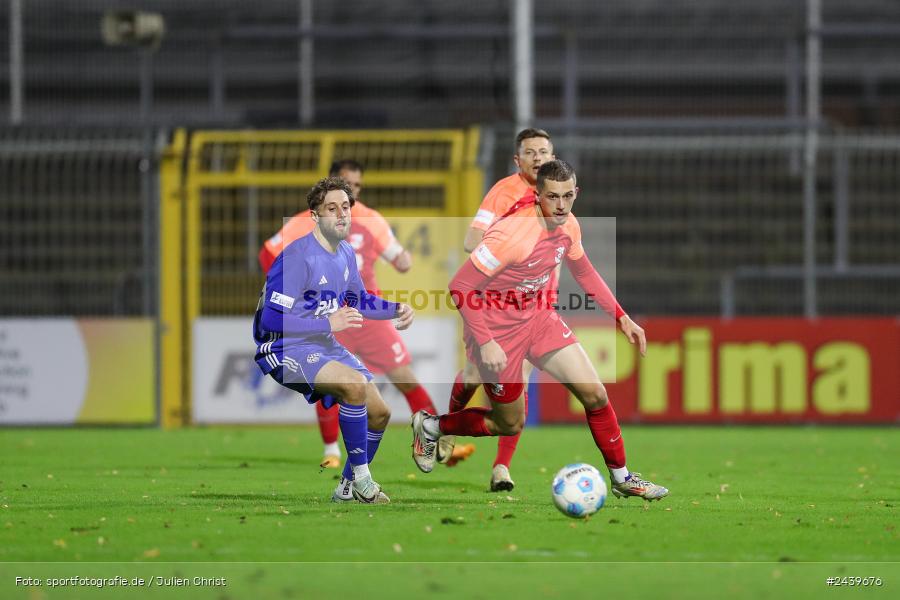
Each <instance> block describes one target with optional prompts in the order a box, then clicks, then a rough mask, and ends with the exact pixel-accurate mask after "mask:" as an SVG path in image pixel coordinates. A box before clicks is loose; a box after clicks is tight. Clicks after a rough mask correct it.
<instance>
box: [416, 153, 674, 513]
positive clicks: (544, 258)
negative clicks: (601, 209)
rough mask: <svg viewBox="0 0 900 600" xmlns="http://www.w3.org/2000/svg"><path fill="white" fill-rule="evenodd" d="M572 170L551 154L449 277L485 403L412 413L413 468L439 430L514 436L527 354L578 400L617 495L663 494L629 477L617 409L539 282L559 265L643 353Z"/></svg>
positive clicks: (421, 463) (521, 414) (640, 334)
mask: <svg viewBox="0 0 900 600" xmlns="http://www.w3.org/2000/svg"><path fill="white" fill-rule="evenodd" d="M577 194H578V189H577V188H576V180H575V171H574V170H573V169H572V167H571V166H570V165H569V164H567V163H565V162H563V161H559V160H554V161H551V162H548V163H546V164H544V165H542V166H541V168H540V170H539V171H538V176H537V196H536V197H535V196H534V195H528V196H525V197H524V198H523V199H522V200H521V201H520V202H517V203H516V205H515V206H514V207H513V208H512V209H511V210H510V211H509V212H508V213H507V215H506V216H504V218H503V219H501V220H500V221H499V222H497V223H496V224H495V225H494V226H493V227H491V228H490V229H489V230H488V232H487V233H486V234H485V236H484V239H483V240H482V241H481V243H480V244H479V245H478V247H476V248H475V250H474V251H473V252H472V254H471V256H470V260H468V261H467V262H466V263H465V264H464V265H463V266H462V268H460V270H459V271H458V272H457V273H456V276H455V277H454V278H453V280H452V281H451V282H450V286H449V287H450V293H451V296H452V298H453V302H454V304H456V306H457V308H458V309H459V311H460V314H461V315H462V318H463V321H464V325H465V327H464V341H465V343H466V352H467V355H468V357H469V360H470V361H472V362H473V363H474V364H475V365H476V366H477V367H478V371H479V373H480V375H481V378H482V381H483V382H484V388H485V391H486V392H487V395H488V398H490V401H491V407H490V408H466V409H463V410H460V411H457V412H452V413H448V414H446V415H443V416H441V417H435V416H432V415H429V414H427V413H425V412H418V413H416V414H415V415H413V419H412V428H413V459H414V460H415V462H416V465H417V466H418V467H419V469H420V470H422V471H424V472H426V473H427V472H429V471H431V470H432V468H433V467H434V461H435V448H436V446H437V440H438V439H439V438H440V437H441V436H444V435H469V436H476V437H477V436H496V435H515V434H517V433H519V432H520V431H521V430H522V426H523V425H524V421H525V409H524V402H523V390H524V381H523V380H522V361H523V360H526V359H527V360H528V361H530V362H532V363H533V364H534V365H536V366H537V367H538V368H540V369H541V370H543V371H545V372H547V373H548V374H550V375H551V376H552V377H554V378H555V379H556V380H557V381H559V382H561V383H562V384H563V385H565V386H566V387H567V388H568V389H569V391H571V392H572V393H573V394H574V395H575V397H576V398H578V400H579V401H580V402H581V403H582V405H584V410H585V414H586V417H587V422H588V426H589V428H590V430H591V434H592V436H593V438H594V442H595V443H596V444H597V448H599V450H600V452H601V454H602V455H603V459H604V461H605V463H606V466H607V468H608V469H609V472H610V478H611V480H612V492H613V494H614V495H616V496H618V497H629V496H638V497H641V498H644V499H645V500H659V499H661V498H663V497H664V496H666V495H668V493H669V490H667V489H666V488H664V487H662V486H660V485H656V484H655V483H652V482H650V481H646V480H644V479H642V478H641V477H640V474H639V473H632V472H630V471H629V470H628V468H627V466H626V464H625V445H624V442H623V440H622V432H621V430H620V429H619V423H618V420H617V419H616V413H615V411H614V410H613V407H612V404H610V402H609V399H608V398H607V395H606V389H605V388H604V387H603V384H602V383H601V382H600V379H599V377H598V376H597V372H596V370H595V369H594V366H593V365H592V364H591V362H590V359H589V358H588V356H587V354H586V353H585V351H584V349H583V348H582V346H581V344H580V343H578V340H577V339H576V338H575V335H574V333H573V332H572V330H570V329H569V327H568V326H567V325H566V324H565V322H564V321H563V320H562V319H561V318H560V317H559V314H558V313H557V312H556V310H555V309H554V308H553V306H552V303H553V300H555V294H546V293H545V292H546V285H547V282H548V281H549V280H550V277H551V273H552V272H553V270H554V268H555V267H556V265H558V264H560V263H561V262H562V260H563V258H565V260H566V265H567V266H568V267H569V269H570V271H571V272H572V275H573V276H574V277H575V280H576V281H577V282H578V283H579V285H580V286H581V287H582V288H583V289H584V290H585V292H587V293H588V294H589V295H590V296H591V297H592V298H593V299H594V301H596V302H597V303H598V304H599V305H600V307H602V308H603V309H604V310H605V311H606V312H607V313H608V314H610V315H614V316H615V319H616V321H617V323H618V326H619V327H620V328H621V329H622V331H623V332H624V333H625V335H626V336H628V339H629V340H630V341H631V342H632V343H637V344H638V345H639V348H640V351H641V354H642V355H643V354H644V353H645V352H646V344H647V340H646V337H645V334H644V330H643V329H641V327H640V326H638V325H637V324H636V323H635V322H634V321H632V320H631V319H630V318H629V317H628V315H627V314H625V311H623V310H622V307H621V306H619V304H618V302H616V299H615V297H614V296H613V294H612V292H611V291H610V289H609V287H607V285H606V283H605V282H604V281H603V279H602V278H601V277H600V275H599V274H598V273H597V271H596V269H594V267H593V265H592V264H591V262H590V259H588V257H587V255H586V254H585V252H584V248H583V247H582V244H581V229H580V227H579V225H578V221H577V220H576V219H575V217H574V215H571V214H570V213H571V210H572V205H573V204H574V202H575V198H576V196H577Z"/></svg>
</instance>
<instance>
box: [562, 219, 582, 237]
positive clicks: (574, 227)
mask: <svg viewBox="0 0 900 600" xmlns="http://www.w3.org/2000/svg"><path fill="white" fill-rule="evenodd" d="M562 230H563V232H564V233H565V234H566V235H568V236H569V237H571V238H572V239H577V238H581V223H579V222H578V218H577V217H576V216H575V213H569V217H568V218H567V219H566V222H565V223H563V225H562Z"/></svg>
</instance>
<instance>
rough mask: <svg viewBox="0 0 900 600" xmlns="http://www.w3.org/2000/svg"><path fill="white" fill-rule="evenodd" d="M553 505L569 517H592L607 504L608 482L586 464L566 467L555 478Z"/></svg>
mask: <svg viewBox="0 0 900 600" xmlns="http://www.w3.org/2000/svg"><path fill="white" fill-rule="evenodd" d="M552 491H553V503H554V504H556V508H558V509H559V511H560V512H561V513H562V514H564V515H566V516H567V517H574V518H576V519H581V518H583V517H586V516H588V515H592V514H594V513H595V512H597V511H598V510H600V509H601V508H603V503H604V502H606V480H605V479H603V475H601V474H600V471H598V470H597V469H595V468H594V467H592V466H591V465H588V464H585V463H576V464H573V465H566V466H564V467H563V468H562V469H560V470H559V472H558V473H557V474H556V477H554V478H553V488H552Z"/></svg>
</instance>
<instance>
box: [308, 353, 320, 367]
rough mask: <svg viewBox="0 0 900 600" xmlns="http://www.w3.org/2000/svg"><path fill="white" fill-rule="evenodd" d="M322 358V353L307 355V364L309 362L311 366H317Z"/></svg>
mask: <svg viewBox="0 0 900 600" xmlns="http://www.w3.org/2000/svg"><path fill="white" fill-rule="evenodd" d="M320 358H322V353H321V352H313V353H312V354H307V355H306V362H308V363H309V364H311V365H314V364H316V363H317V362H319V359H320Z"/></svg>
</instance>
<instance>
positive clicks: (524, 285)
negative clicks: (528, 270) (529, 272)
mask: <svg viewBox="0 0 900 600" xmlns="http://www.w3.org/2000/svg"><path fill="white" fill-rule="evenodd" d="M548 281H550V273H544V274H543V275H541V276H540V277H533V278H530V279H523V280H522V282H521V283H520V284H519V285H517V286H516V290H517V291H519V292H522V293H523V294H533V293H534V292H536V291H538V290H539V289H541V288H543V287H544V285H545V284H546V283H547V282H548Z"/></svg>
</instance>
